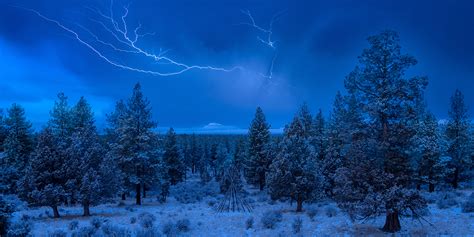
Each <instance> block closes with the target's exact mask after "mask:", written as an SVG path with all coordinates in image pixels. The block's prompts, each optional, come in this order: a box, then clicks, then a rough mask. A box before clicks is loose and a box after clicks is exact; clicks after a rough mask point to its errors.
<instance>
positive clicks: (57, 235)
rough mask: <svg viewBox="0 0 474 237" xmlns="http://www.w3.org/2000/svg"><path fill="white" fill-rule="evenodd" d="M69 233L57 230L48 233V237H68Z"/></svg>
mask: <svg viewBox="0 0 474 237" xmlns="http://www.w3.org/2000/svg"><path fill="white" fill-rule="evenodd" d="M66 236H67V233H66V232H64V231H63V230H55V231H53V232H52V233H48V237H66Z"/></svg>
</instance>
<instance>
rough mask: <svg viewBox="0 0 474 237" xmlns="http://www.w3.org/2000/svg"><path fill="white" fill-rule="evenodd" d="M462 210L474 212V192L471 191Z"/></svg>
mask: <svg viewBox="0 0 474 237" xmlns="http://www.w3.org/2000/svg"><path fill="white" fill-rule="evenodd" d="M462 212H466V213H467V212H474V193H471V195H470V196H469V198H468V200H467V201H466V202H464V203H463V204H462Z"/></svg>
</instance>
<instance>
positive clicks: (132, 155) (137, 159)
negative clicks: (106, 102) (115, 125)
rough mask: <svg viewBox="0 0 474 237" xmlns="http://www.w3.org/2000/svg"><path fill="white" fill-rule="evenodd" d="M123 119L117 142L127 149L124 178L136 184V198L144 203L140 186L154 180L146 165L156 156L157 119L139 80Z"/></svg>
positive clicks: (124, 158) (123, 164)
mask: <svg viewBox="0 0 474 237" xmlns="http://www.w3.org/2000/svg"><path fill="white" fill-rule="evenodd" d="M123 117H124V118H123V121H122V122H120V125H121V127H120V128H119V131H120V134H119V138H118V139H119V140H118V143H119V144H120V146H121V147H122V149H123V151H124V153H123V154H122V156H121V158H122V160H121V161H120V162H119V165H120V166H121V167H122V168H123V170H122V172H123V173H124V175H125V178H126V179H127V180H126V181H125V182H126V183H129V184H130V185H133V186H134V187H135V199H136V203H137V204H138V205H141V197H142V196H141V187H142V186H143V185H144V184H145V183H147V182H149V180H153V179H154V178H155V177H150V176H149V175H147V174H150V172H148V171H147V170H146V169H147V168H148V167H149V166H148V163H149V160H150V159H152V158H153V154H154V150H155V147H154V146H153V144H154V140H155V137H156V135H155V133H154V132H153V129H154V128H155V127H156V123H155V122H153V121H152V115H151V107H150V102H149V101H148V99H147V98H145V97H144V95H143V93H142V91H141V86H140V84H138V83H137V84H136V85H135V87H134V89H133V93H132V96H131V98H130V99H129V100H128V102H127V110H126V113H125V115H124V116H123Z"/></svg>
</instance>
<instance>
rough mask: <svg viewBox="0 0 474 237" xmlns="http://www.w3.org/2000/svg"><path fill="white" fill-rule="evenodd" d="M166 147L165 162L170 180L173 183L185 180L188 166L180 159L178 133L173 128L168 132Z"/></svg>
mask: <svg viewBox="0 0 474 237" xmlns="http://www.w3.org/2000/svg"><path fill="white" fill-rule="evenodd" d="M164 149H165V153H164V154H163V162H164V164H165V166H166V170H167V174H168V178H169V182H170V184H171V185H175V184H177V183H179V182H182V181H183V180H184V175H185V172H186V170H185V169H186V168H185V166H184V164H183V162H182V160H181V159H180V154H179V150H178V144H177V142H176V133H175V132H174V129H173V128H170V129H169V130H168V133H166V138H165V144H164Z"/></svg>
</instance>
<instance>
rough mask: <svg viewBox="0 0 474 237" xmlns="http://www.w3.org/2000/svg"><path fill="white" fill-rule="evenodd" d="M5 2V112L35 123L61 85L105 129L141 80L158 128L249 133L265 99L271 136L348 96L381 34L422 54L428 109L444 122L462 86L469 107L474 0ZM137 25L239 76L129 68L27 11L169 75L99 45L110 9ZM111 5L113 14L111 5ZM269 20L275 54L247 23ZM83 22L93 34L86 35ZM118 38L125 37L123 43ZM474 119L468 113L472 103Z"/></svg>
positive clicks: (147, 40)
mask: <svg viewBox="0 0 474 237" xmlns="http://www.w3.org/2000/svg"><path fill="white" fill-rule="evenodd" d="M110 5H111V4H110V1H90V0H82V1H80V0H71V1H63V0H54V1H53V0H50V1H46V0H43V1H37V0H0V108H6V107H9V106H10V105H11V104H12V103H14V102H16V103H19V104H21V105H22V106H23V107H25V109H26V111H27V115H28V118H29V119H30V120H31V121H32V122H33V124H34V125H35V127H37V128H39V127H41V126H43V125H44V124H45V123H46V121H47V120H48V117H49V111H50V109H51V108H52V105H53V101H54V100H55V98H56V94H57V93H58V92H64V93H65V94H66V95H67V96H68V97H69V98H70V103H71V104H73V103H75V102H76V101H77V99H78V98H79V97H80V96H85V97H86V99H87V100H88V101H89V102H90V104H91V105H92V106H93V109H94V113H95V115H96V120H97V124H98V126H99V127H103V126H105V114H107V113H109V112H111V111H112V110H113V107H114V104H115V101H117V100H118V99H126V98H128V97H129V95H130V94H131V90H132V88H133V85H134V84H135V83H137V82H140V83H141V84H142V88H143V91H144V93H145V95H146V96H147V97H148V98H149V100H150V102H151V105H152V106H153V116H154V119H155V120H156V121H157V122H158V123H159V126H160V127H169V126H173V127H175V128H178V131H180V132H192V131H195V132H206V131H207V132H209V131H215V132H225V131H234V132H242V131H244V130H242V129H245V128H246V127H247V126H248V124H249V122H250V121H251V119H252V117H253V114H254V112H255V108H256V107H257V106H261V107H262V108H263V110H264V112H265V114H266V116H267V119H268V121H269V122H270V123H271V125H272V128H274V129H275V130H274V131H278V129H279V128H281V127H283V126H284V124H286V123H287V122H289V121H290V119H291V117H292V116H293V114H294V113H295V111H296V110H297V108H298V106H299V105H300V104H301V103H303V102H305V101H306V102H307V103H308V104H309V106H310V108H311V109H312V110H313V111H314V112H316V111H317V109H319V108H321V109H322V110H323V112H324V113H325V114H326V115H328V114H329V112H330V109H331V106H332V102H333V99H334V95H335V93H336V92H337V91H338V90H341V91H344V86H343V84H344V83H343V81H344V78H345V76H346V75H347V74H348V73H349V72H350V71H351V70H352V69H353V68H354V67H355V66H356V64H357V56H358V55H360V53H361V52H362V50H363V48H365V47H367V41H366V38H367V37H368V36H369V35H373V34H376V33H378V32H380V31H382V30H385V29H392V30H395V31H398V32H399V34H400V38H401V44H402V50H403V51H404V52H406V53H409V54H412V55H413V56H415V57H416V59H417V60H418V62H419V63H418V65H416V66H415V67H414V68H413V69H412V70H410V71H409V72H408V74H409V75H426V76H428V77H429V86H428V89H427V91H426V99H427V102H428V106H429V108H430V110H431V111H432V112H434V113H435V115H436V116H438V118H439V119H444V118H446V117H447V111H448V107H449V97H450V96H451V94H452V93H453V92H454V90H455V89H456V88H459V89H461V90H462V91H463V92H464V94H465V99H466V103H467V104H468V105H469V106H471V107H470V108H473V107H472V105H473V104H474V94H473V93H472V90H473V89H474V17H473V16H472V13H473V12H474V2H472V1H469V0H465V1H460V0H453V1H432V0H426V1H425V0H419V1H413V0H397V1H395V0H387V1H377V0H364V1H363V0H360V1H359V0H357V1H356V0H353V1H349V0H347V1H343V0H337V1H317V0H315V1H289V0H286V1H282V0H273V1H262V0H253V1H250V0H247V1H234V0H232V1H227V0H213V1H211V0H166V1H165V0H158V1H151V0H147V1H144V0H135V1H118V0H115V1H114V2H113V7H112V9H110ZM123 6H128V9H129V15H128V16H127V18H126V21H127V23H128V24H129V27H130V28H131V29H132V30H133V29H134V28H135V27H136V26H137V25H138V24H141V25H142V29H141V30H143V32H154V34H153V35H147V36H145V37H143V38H141V39H140V41H138V42H137V45H139V47H141V48H143V49H146V50H148V51H149V52H154V53H156V54H158V53H159V52H160V50H162V52H163V51H164V50H168V51H167V53H166V56H168V57H170V58H173V59H174V60H176V61H177V62H179V63H185V64H187V65H201V66H214V67H222V68H232V67H235V66H239V67H242V68H243V69H240V70H234V71H232V72H222V71H214V70H199V69H195V70H189V71H186V72H184V73H181V74H178V75H175V76H167V77H162V76H156V75H150V74H146V73H140V72H134V71H130V70H125V69H121V68H118V67H115V66H113V65H111V64H110V63H108V62H107V61H105V60H103V59H102V58H100V57H99V56H98V55H97V54H96V53H94V52H93V50H91V49H90V48H88V47H86V46H85V45H83V44H81V43H80V42H78V41H77V39H75V38H74V35H73V34H71V33H70V32H67V31H65V30H64V29H61V28H60V27H58V26H57V25H56V24H54V23H52V22H48V21H46V20H44V19H42V18H41V17H39V16H38V15H36V14H34V13H33V12H31V11H28V10H25V9H24V8H27V9H34V10H36V11H38V12H40V13H41V14H43V15H44V16H46V17H48V18H51V19H54V20H57V21H59V22H61V23H62V24H63V25H64V26H66V27H68V28H70V29H73V30H74V31H76V32H78V33H80V35H81V37H82V36H84V39H85V40H87V41H88V42H91V44H92V45H93V46H94V47H97V48H98V49H100V50H101V52H103V53H104V54H106V55H107V57H108V58H110V59H112V60H113V61H114V62H118V63H121V64H125V65H130V66H131V67H135V68H143V69H146V70H158V71H160V70H163V71H167V70H173V67H171V66H170V65H167V64H161V63H156V62H153V61H151V60H148V59H146V58H144V57H142V56H140V55H136V54H134V53H122V52H116V51H114V50H112V48H110V47H108V46H107V45H105V44H100V43H99V42H97V41H94V38H93V37H92V35H91V34H88V31H90V32H93V33H95V34H96V36H99V37H100V38H101V40H103V41H107V42H114V41H113V40H114V38H113V37H111V36H110V35H109V34H107V33H108V32H106V31H105V30H104V28H103V27H102V26H101V25H100V24H98V23H97V22H96V21H97V20H103V19H102V18H101V16H100V15H98V14H97V13H96V12H94V11H91V10H90V9H99V10H100V11H102V12H103V13H107V14H109V13H110V12H113V14H114V17H115V19H116V20H117V21H119V22H120V16H121V15H122V14H123V13H124V8H123ZM110 10H112V11H110ZM241 10H249V11H250V12H251V14H252V16H253V17H254V19H255V22H256V23H257V24H258V25H260V26H262V27H268V25H269V23H270V21H271V19H272V16H274V15H275V14H276V13H281V12H282V14H281V15H280V17H279V18H278V21H276V22H275V23H274V26H273V35H272V37H273V38H272V39H273V40H275V42H276V43H275V45H276V47H277V51H276V52H277V57H276V58H275V61H274V68H273V77H272V79H271V80H269V79H267V78H265V77H262V76H261V75H260V74H264V75H267V74H268V72H269V71H270V70H269V68H270V64H271V61H272V57H273V55H274V52H275V51H274V50H273V49H271V48H270V47H268V46H266V45H265V44H263V43H262V42H260V41H259V40H258V38H257V37H260V38H265V36H266V35H265V34H262V32H259V31H258V30H256V29H255V28H253V27H251V26H249V25H245V24H242V23H245V22H249V18H248V17H247V16H246V15H244V14H242V12H241ZM85 29H87V30H88V31H87V30H85ZM115 43H117V42H115ZM471 114H472V109H471Z"/></svg>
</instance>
